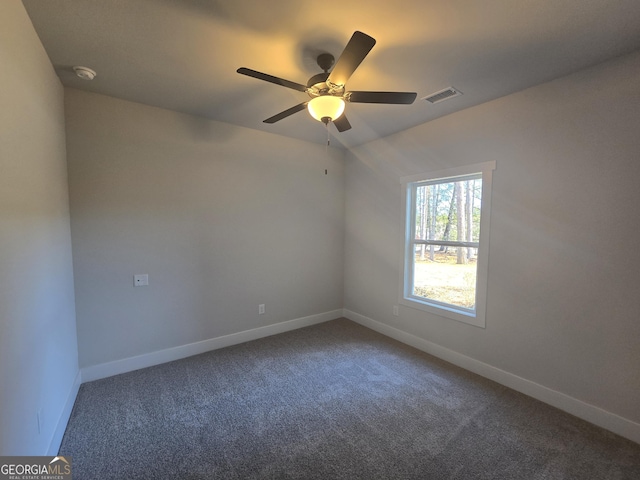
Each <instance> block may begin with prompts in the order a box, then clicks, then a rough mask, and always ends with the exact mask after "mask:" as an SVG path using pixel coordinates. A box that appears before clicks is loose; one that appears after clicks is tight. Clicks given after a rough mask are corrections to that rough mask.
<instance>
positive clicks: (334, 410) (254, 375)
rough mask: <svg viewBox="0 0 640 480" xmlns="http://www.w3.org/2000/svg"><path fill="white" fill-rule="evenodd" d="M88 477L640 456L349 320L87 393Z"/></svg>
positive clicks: (79, 459) (510, 475)
mask: <svg viewBox="0 0 640 480" xmlns="http://www.w3.org/2000/svg"><path fill="white" fill-rule="evenodd" d="M60 454H61V455H65V456H66V455H69V456H71V457H72V459H73V478H74V479H75V480H84V479H96V480H98V479H99V480H106V479H119V480H123V479H214V478H216V479H217V478H220V479H252V478H253V479H262V478H269V479H289V478H297V479H350V480H351V479H367V480H372V479H465V480H466V479H527V480H542V479H545V480H547V479H580V480H586V479H598V480H602V479H635V480H637V479H640V445H638V444H635V443H633V442H630V441H628V440H625V439H623V438H621V437H618V436H616V435H614V434H612V433H609V432H607V431H605V430H602V429H600V428H598V427H595V426H593V425H590V424H588V423H586V422H584V421H582V420H580V419H578V418H576V417H573V416H571V415H567V414H565V413H563V412H561V411H559V410H557V409H555V408H552V407H549V406H547V405H545V404H543V403H541V402H538V401H536V400H533V399H531V398H529V397H526V396H524V395H521V394H519V393H517V392H514V391H512V390H509V389H507V388H505V387H502V386H500V385H498V384H496V383H493V382H491V381H488V380H486V379H483V378H481V377H478V376H476V375H474V374H471V373H469V372H466V371H464V370H461V369H459V368H457V367H454V366H451V365H450V364H447V363H445V362H442V361H440V360H437V359H435V358H433V357H431V356H429V355H426V354H424V353H422V352H420V351H417V350H415V349H413V348H411V347H407V346H405V345H403V344H400V343H398V342H395V341H394V340H391V339H388V338H387V337H384V336H382V335H379V334H377V333H376V332H373V331H371V330H369V329H366V328H364V327H362V326H360V325H357V324H355V323H353V322H350V321H348V320H345V319H340V320H334V321H331V322H327V323H323V324H320V325H316V326H312V327H308V328H304V329H300V330H296V331H292V332H288V333H284V334H281V335H276V336H273V337H269V338H264V339H261V340H257V341H253V342H249V343H245V344H242V345H237V346H234V347H229V348H225V349H221V350H217V351H214V352H209V353H206V354H202V355H198V356H194V357H190V358H187V359H184V360H179V361H176V362H171V363H167V364H164V365H160V366H157V367H151V368H147V369H144V370H138V371H135V372H131V373H127V374H123V375H118V376H115V377H111V378H107V379H103V380H98V381H95V382H90V383H86V384H83V385H82V386H81V388H80V392H79V394H78V398H77V400H76V404H75V406H74V409H73V413H72V415H71V419H70V421H69V425H68V427H67V431H66V433H65V436H64V439H63V442H62V447H61V449H60Z"/></svg>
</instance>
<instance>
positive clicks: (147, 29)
mask: <svg viewBox="0 0 640 480" xmlns="http://www.w3.org/2000/svg"><path fill="white" fill-rule="evenodd" d="M23 3H24V5H25V7H26V9H27V12H28V14H29V16H30V17H31V19H32V22H33V24H34V27H35V29H36V31H37V32H38V34H39V36H40V38H41V40H42V43H43V45H44V47H45V49H46V51H47V53H48V55H49V57H50V58H51V62H52V63H53V65H54V67H55V69H56V71H57V73H58V75H59V77H60V79H61V81H62V82H63V84H64V85H66V86H70V87H73V88H79V89H83V90H88V91H92V92H97V93H102V94H105V95H110V96H114V97H118V98H122V99H126V100H131V101H135V102H140V103H144V104H148V105H153V106H158V107H163V108H168V109H171V110H176V111H179V112H185V113H190V114H194V115H199V116H203V117H208V118H211V119H214V120H220V121H223V122H228V123H232V124H236V125H241V126H245V127H249V128H254V129H259V130H264V131H267V132H272V133H276V134H279V135H285V136H289V137H293V138H298V139H302V140H307V141H310V142H315V143H324V142H326V130H325V127H324V125H323V124H321V123H320V122H317V121H315V120H313V119H312V118H311V117H310V116H309V115H308V113H307V112H305V111H302V112H300V113H297V114H295V115H293V116H291V117H288V118H286V119H284V120H282V121H280V122H278V123H276V124H273V125H269V124H265V123H263V122H262V120H264V119H266V118H268V117H270V116H272V115H275V114H276V113H278V112H280V111H283V110H285V109H287V108H289V107H291V106H293V105H296V104H298V103H300V102H302V101H305V100H306V99H307V98H308V97H306V94H305V93H301V92H297V91H294V90H290V89H287V88H283V87H281V86H277V85H273V84H270V83H266V82H261V81H259V80H256V79H253V78H249V77H246V76H242V75H239V74H237V73H236V70H237V69H238V68H239V67H249V68H251V69H255V70H259V71H262V72H265V73H269V74H271V75H275V76H278V77H282V78H285V79H288V80H292V81H295V82H298V83H303V84H304V83H306V81H307V79H308V78H309V77H311V76H312V75H314V74H316V73H319V72H320V71H321V70H320V69H319V68H318V66H317V64H316V57H317V55H318V54H319V53H323V52H329V53H332V54H333V55H334V56H336V58H337V57H338V56H339V54H340V53H341V51H342V49H343V48H344V46H345V45H346V43H347V41H348V40H349V38H350V37H351V35H352V33H353V32H354V31H355V30H360V31H363V32H365V33H367V34H369V35H371V36H372V37H374V38H375V39H376V40H377V44H376V46H375V47H374V48H373V50H372V51H371V53H370V54H369V56H368V57H367V58H366V59H365V60H364V62H363V63H362V64H361V66H360V67H359V68H358V70H357V71H356V72H355V74H354V75H353V76H352V77H351V79H350V80H349V82H348V84H347V89H348V90H381V91H389V90H390V91H394V90H398V91H415V92H417V93H418V99H417V100H416V102H415V103H414V104H412V105H409V106H406V105H391V106H389V105H371V104H348V105H347V113H348V117H349V121H350V122H351V125H352V126H353V128H352V129H351V130H349V131H347V132H343V133H338V132H337V131H336V130H335V128H333V127H331V128H332V144H334V145H338V146H344V147H352V146H356V145H360V144H362V143H365V142H367V141H370V140H373V139H376V138H380V137H384V136H386V135H389V134H392V133H395V132H398V131H401V130H404V129H407V128H410V127H412V126H415V125H418V124H421V123H424V122H428V121H430V120H433V119H435V118H438V117H440V116H443V115H446V114H449V113H452V112H454V111H457V110H461V109H464V108H468V107H470V106H473V105H477V104H479V103H483V102H486V101H489V100H492V99H495V98H498V97H501V96H503V95H507V94H509V93H512V92H515V91H518V90H522V89H524V88H527V87H530V86H533V85H536V84H539V83H542V82H545V81H548V80H551V79H553V78H557V77H560V76H563V75H566V74H568V73H571V72H573V71H576V70H579V69H582V68H585V67H588V66H591V65H594V64H597V63H600V62H602V61H605V60H607V59H609V58H612V57H615V56H619V55H622V54H625V53H630V52H632V51H634V50H636V49H638V48H640V28H638V25H640V1H638V0H484V1H480V0H395V1H389V0H368V1H355V2H354V1H336V2H324V3H323V2H304V1H301V0H295V1H294V0H274V1H271V2H264V1H258V0H233V1H231V0H24V1H23ZM74 65H84V66H88V67H91V68H92V69H94V70H96V71H97V73H98V75H97V77H96V78H95V80H93V81H91V82H88V81H83V80H80V79H78V78H77V77H76V76H75V75H74V74H73V70H72V67H73V66H74ZM448 86H454V87H456V88H457V89H459V90H460V91H462V92H463V95H462V96H460V97H456V98H453V99H451V100H448V101H446V102H442V103H440V104H435V105H432V104H429V103H428V102H425V101H424V100H421V99H422V98H423V97H424V96H426V95H429V94H431V93H433V92H436V91H438V90H441V89H443V88H446V87H448Z"/></svg>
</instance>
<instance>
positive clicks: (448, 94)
mask: <svg viewBox="0 0 640 480" xmlns="http://www.w3.org/2000/svg"><path fill="white" fill-rule="evenodd" d="M459 95H462V92H461V91H460V90H456V89H455V88H453V87H447V88H445V89H444V90H440V91H439V92H436V93H432V94H431V95H429V96H426V97H424V100H426V101H427V102H429V103H440V102H443V101H445V100H448V99H449V98H453V97H457V96H459Z"/></svg>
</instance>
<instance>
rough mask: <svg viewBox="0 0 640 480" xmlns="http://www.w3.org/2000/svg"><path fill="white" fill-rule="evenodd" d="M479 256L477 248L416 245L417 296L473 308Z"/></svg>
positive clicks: (414, 264) (414, 269)
mask: <svg viewBox="0 0 640 480" xmlns="http://www.w3.org/2000/svg"><path fill="white" fill-rule="evenodd" d="M476 255H477V250H476V249H475V248H464V247H445V246H437V245H415V255H414V263H413V272H414V279H413V292H412V293H413V295H415V296H418V297H424V298H426V299H430V300H435V301H437V302H441V303H446V304H450V305H455V306H458V307H464V308H469V309H472V310H473V309H474V308H475V301H476Z"/></svg>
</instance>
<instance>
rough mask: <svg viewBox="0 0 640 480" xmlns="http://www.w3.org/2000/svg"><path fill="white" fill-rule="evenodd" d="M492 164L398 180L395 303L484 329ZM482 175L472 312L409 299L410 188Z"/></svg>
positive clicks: (411, 257)
mask: <svg viewBox="0 0 640 480" xmlns="http://www.w3.org/2000/svg"><path fill="white" fill-rule="evenodd" d="M495 169H496V162H495V161H492V162H485V163H479V164H475V165H466V166H462V167H454V168H448V169H446V170H438V171H434V172H426V173H420V174H417V175H410V176H407V177H402V178H401V179H400V183H401V184H402V198H403V199H404V200H403V202H402V203H403V212H402V216H403V218H404V230H403V235H402V249H401V252H402V259H401V262H400V295H399V300H398V301H399V303H400V304H401V305H403V306H406V307H411V308H414V309H418V310H422V311H424V312H429V313H433V314H436V315H439V316H441V317H445V318H450V319H452V320H457V321H459V322H464V323H467V324H470V325H474V326H476V327H481V328H485V326H486V322H485V313H486V303H487V269H488V262H489V225H490V220H491V190H492V188H491V185H492V177H493V171H494V170H495ZM474 174H481V175H482V202H481V207H480V237H479V239H478V241H479V246H478V254H477V265H476V269H477V273H476V302H475V309H469V308H464V307H457V306H455V305H450V304H446V303H441V302H437V301H435V300H429V299H426V298H424V297H418V296H415V295H413V265H414V255H415V253H414V252H413V246H414V243H413V241H412V240H413V237H412V236H413V235H415V205H414V202H413V195H412V189H413V185H415V184H417V183H421V182H429V181H438V182H440V181H442V182H446V181H455V180H456V177H466V176H469V175H474Z"/></svg>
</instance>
